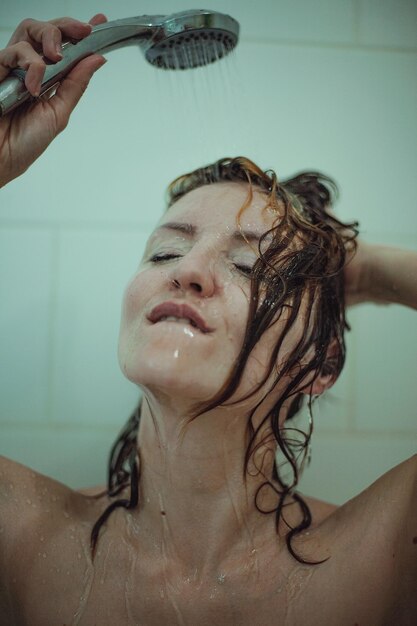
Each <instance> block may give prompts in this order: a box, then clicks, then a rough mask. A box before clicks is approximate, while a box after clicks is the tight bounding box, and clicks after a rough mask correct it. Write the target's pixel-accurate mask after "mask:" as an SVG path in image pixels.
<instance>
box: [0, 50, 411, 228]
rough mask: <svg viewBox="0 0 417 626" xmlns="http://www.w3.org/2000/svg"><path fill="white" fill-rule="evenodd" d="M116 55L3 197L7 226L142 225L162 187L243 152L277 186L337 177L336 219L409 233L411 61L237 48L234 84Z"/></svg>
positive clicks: (155, 210)
mask: <svg viewBox="0 0 417 626" xmlns="http://www.w3.org/2000/svg"><path fill="white" fill-rule="evenodd" d="M113 55H114V56H112V57H111V58H110V55H109V62H108V64H107V65H106V66H105V67H104V68H103V69H102V70H100V72H98V73H97V74H96V75H95V76H94V78H93V83H92V85H91V88H90V90H89V91H88V92H87V93H86V94H85V96H84V100H83V101H82V103H81V104H80V106H79V108H78V109H77V110H76V111H75V113H74V115H73V118H72V120H71V123H70V125H69V127H68V128H67V130H66V132H65V133H62V134H61V136H60V137H58V138H57V140H56V141H55V142H54V143H53V145H52V146H51V147H50V148H49V150H48V151H47V152H46V153H44V155H42V157H41V158H40V159H39V160H38V161H37V163H35V164H34V165H33V167H32V168H31V169H30V170H29V171H28V172H27V174H26V175H25V177H24V178H21V179H18V180H16V181H14V182H13V183H12V184H11V185H10V186H8V187H6V188H5V189H4V190H2V191H1V192H0V194H1V196H2V198H3V202H2V215H3V217H13V218H15V219H39V220H42V219H48V220H52V221H54V222H61V221H62V220H74V219H76V220H81V221H84V220H89V221H90V220H104V221H106V222H108V221H110V222H111V221H113V220H115V219H122V220H129V221H136V222H137V223H138V224H141V225H143V224H146V225H149V224H150V223H152V222H153V221H154V216H155V215H159V214H160V213H161V210H162V205H163V189H164V187H165V186H166V184H167V183H168V181H169V180H170V178H171V177H174V176H176V175H178V174H179V173H182V172H183V171H187V170H188V169H191V168H194V167H195V166H198V165H201V164H202V163H206V162H209V161H211V160H215V159H217V158H220V157H221V156H224V155H226V154H227V155H229V154H246V155H248V156H251V157H252V158H253V159H255V160H257V161H259V162H260V163H261V165H263V166H265V167H275V169H276V170H277V172H278V174H279V175H280V176H281V177H283V176H286V175H289V174H292V173H293V172H294V171H296V170H299V169H305V168H315V169H322V170H324V171H325V172H327V173H328V174H330V175H332V176H334V178H336V180H337V181H338V182H339V183H340V186H341V189H342V202H341V203H340V210H341V214H342V215H343V216H344V217H346V218H358V219H359V220H360V222H361V225H362V228H363V229H364V230H365V231H366V232H372V229H373V228H378V230H379V231H381V230H385V231H388V232H389V231H392V232H396V233H407V232H409V230H410V229H412V230H414V232H415V231H416V230H417V228H416V222H415V209H414V204H415V202H414V199H415V197H416V196H417V180H416V177H415V175H414V173H415V171H417V151H416V150H415V146H416V145H417V122H416V115H415V111H416V110H417V81H416V79H415V74H416V72H415V67H416V59H417V55H416V54H409V53H407V54H398V53H397V54H389V53H388V52H379V53H377V52H369V51H362V50H339V49H335V50H332V51H331V52H329V51H328V50H327V48H308V47H302V46H299V47H288V46H279V45H264V44H242V46H241V49H240V51H239V55H238V54H236V58H235V60H234V61H235V63H234V65H232V66H231V68H232V67H234V68H235V70H236V71H235V73H234V75H233V76H231V78H230V80H227V72H228V70H226V68H225V67H224V66H223V70H225V71H224V73H223V74H222V72H221V71H220V69H218V68H216V67H215V66H213V67H212V68H210V69H211V70H212V72H211V73H209V74H204V73H203V74H200V75H199V77H197V76H196V75H193V74H192V73H190V74H189V75H188V76H186V75H185V73H184V74H183V75H182V76H179V77H178V79H176V78H175V77H173V76H172V74H171V75H168V74H167V73H163V75H161V74H155V72H153V70H152V68H151V67H150V66H148V65H147V64H146V63H145V62H144V61H143V59H141V58H140V57H139V55H140V53H139V52H137V51H136V50H134V49H125V50H121V51H117V52H114V53H113ZM132 55H133V56H132ZM132 58H133V62H132ZM136 61H137V64H136ZM219 67H220V64H219ZM260 67H262V68H263V71H262V72H259V68H260ZM223 70H222V71H223ZM216 72H217V73H216ZM208 76H209V77H210V80H211V83H208V82H207V83H206V82H205V79H206V77H208ZM192 81H194V83H195V84H194V87H195V89H194V92H193V88H192ZM231 111H232V112H233V113H232V115H231V114H230V112H231ZM173 112H175V113H173ZM258 112H259V113H258ZM231 118H233V119H232V121H231V123H230V124H229V123H228V120H230V119H231ZM145 172H146V173H145ZM391 181H392V182H391ZM397 181H401V184H398V182H397ZM28 186H29V187H30V188H31V190H32V193H33V196H34V201H33V203H28V202H26V196H27V188H28Z"/></svg>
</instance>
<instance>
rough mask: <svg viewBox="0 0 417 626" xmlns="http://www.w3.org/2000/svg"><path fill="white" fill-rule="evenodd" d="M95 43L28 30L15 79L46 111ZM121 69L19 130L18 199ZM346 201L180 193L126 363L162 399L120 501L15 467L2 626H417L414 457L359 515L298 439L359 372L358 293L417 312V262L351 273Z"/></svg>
mask: <svg viewBox="0 0 417 626" xmlns="http://www.w3.org/2000/svg"><path fill="white" fill-rule="evenodd" d="M104 19H105V18H104V17H103V16H96V17H95V18H93V20H92V21H91V23H93V24H94V23H100V22H101V21H103V20H104ZM89 30H90V27H89V26H88V25H86V24H81V23H80V22H77V21H75V20H71V19H69V18H65V19H61V20H54V21H53V22H35V21H33V20H31V21H26V22H23V23H22V25H21V26H20V27H18V29H17V31H16V33H15V34H14V36H13V39H12V41H11V44H10V45H9V46H8V48H6V50H4V51H2V52H1V53H0V79H3V78H4V77H5V76H6V75H7V73H8V71H9V69H10V68H12V67H17V66H18V67H23V68H24V69H27V70H28V72H27V76H26V85H27V88H28V89H29V90H30V91H31V93H32V94H33V95H36V94H38V93H39V89H40V81H41V77H42V73H43V69H44V66H43V61H42V60H41V58H40V57H39V54H38V52H37V51H36V50H35V48H36V47H37V45H39V47H40V49H41V50H42V52H43V54H44V55H45V56H46V57H48V58H49V59H50V60H51V61H55V62H56V61H57V60H58V59H59V52H57V49H56V45H57V44H59V42H60V40H61V36H62V35H64V36H67V37H74V38H82V37H84V36H86V35H87V34H88V33H89ZM102 63H103V59H102V58H101V57H99V56H97V55H93V56H92V57H89V58H87V59H85V60H83V61H82V62H81V63H79V65H78V66H77V67H75V68H74V69H73V70H72V72H71V73H70V74H69V76H68V77H67V78H66V79H65V80H64V81H63V82H62V84H61V86H60V88H59V89H58V91H57V94H56V95H55V96H54V97H53V98H52V99H50V100H48V101H40V102H37V103H36V104H35V105H33V106H30V107H28V108H25V109H20V110H18V111H17V112H16V113H15V114H13V115H10V116H8V117H6V118H4V119H2V120H0V142H1V143H0V160H1V173H0V182H1V184H2V185H5V184H7V182H9V181H10V180H12V179H13V178H15V177H16V176H18V175H20V174H21V173H22V172H24V171H25V170H26V169H27V167H29V165H30V164H31V163H32V162H33V161H34V160H35V159H36V158H37V157H38V156H39V154H41V153H42V151H43V150H44V149H45V148H46V147H47V146H48V145H49V143H50V142H51V141H52V139H53V138H54V137H55V136H56V134H57V133H58V132H59V131H60V130H62V129H63V128H65V126H66V123H67V121H68V118H69V115H70V113H71V111H72V110H73V109H74V107H75V106H76V104H77V102H78V100H79V98H80V96H81V95H82V93H83V91H84V90H85V88H86V86H87V84H88V81H89V79H90V78H91V75H92V73H93V72H94V71H95V70H96V69H98V68H99V67H100V65H101V64H102ZM329 185H330V181H328V180H326V179H325V178H324V177H321V176H320V175H318V174H314V173H310V174H304V175H300V176H298V177H295V178H293V179H291V180H289V181H286V183H284V184H278V182H277V180H276V177H275V175H274V174H273V173H271V172H266V173H265V172H262V171H261V170H260V169H259V168H257V166H255V165H254V164H253V163H252V162H250V161H249V160H247V159H243V158H238V159H224V160H222V161H220V162H217V163H215V164H213V165H211V166H208V167H206V168H201V169H200V170H196V171H195V172H193V173H191V174H189V175H186V176H184V177H181V178H180V179H177V180H176V181H174V183H173V184H172V186H171V188H170V196H169V204H170V206H169V209H168V211H167V212H166V214H165V215H164V216H163V217H162V218H161V220H160V223H159V224H158V226H157V228H156V229H155V231H154V233H153V234H152V235H151V237H150V239H149V241H148V244H147V247H146V250H145V252H144V256H143V259H142V262H141V265H140V267H139V268H138V271H137V273H136V274H135V276H134V277H133V279H132V280H131V281H130V283H129V285H128V287H127V289H126V292H125V296H124V303H123V304H124V306H123V313H122V323H121V331H120V343H119V361H120V365H121V368H122V370H123V372H124V374H125V375H126V376H127V378H129V379H130V380H131V381H133V382H134V383H135V384H137V385H139V386H140V387H141V388H142V390H143V402H142V405H141V406H140V407H139V408H138V410H137V411H136V412H135V414H134V415H133V416H132V418H131V419H130V420H129V422H128V424H127V425H126V428H125V430H124V431H123V432H122V434H121V436H120V439H119V440H118V441H117V442H116V445H115V446H114V449H113V452H112V461H111V466H110V475H109V486H108V487H109V488H108V492H107V493H104V494H96V493H95V494H94V495H92V494H89V493H79V492H75V491H73V490H71V489H69V488H67V487H65V486H64V485H61V484H59V483H57V482H55V481H53V480H51V479H49V478H47V477H45V476H42V475H40V474H37V473H35V472H32V471H31V470H29V469H27V468H25V467H23V466H21V465H19V464H17V463H14V462H13V461H10V460H8V459H2V460H1V467H0V487H1V488H0V527H1V534H0V544H1V545H0V548H1V550H0V564H1V565H0V583H1V584H0V623H2V624H3V623H4V624H30V625H31V626H32V625H33V626H36V625H37V624H39V625H42V626H45V625H47V624H54V625H55V624H57V623H62V624H70V623H71V624H86V625H90V624H112V625H113V624H141V625H142V624H143V625H146V626H148V625H152V624H157V625H161V624H192V625H194V624H212V623H217V624H224V625H226V624H227V625H229V624H239V625H243V624H270V623H277V624H281V623H285V624H294V625H295V624H305V625H311V626H312V625H315V624H323V623H325V624H335V625H336V624H337V625H342V624H350V625H351V624H358V625H359V624H360V625H363V624H366V625H378V626H383V625H387V626H388V625H391V624H396V625H397V624H398V625H404V626H408V625H410V626H411V624H414V623H415V615H416V613H417V602H416V594H415V580H416V575H417V566H416V554H415V553H416V550H417V538H416V536H417V530H416V517H417V515H416V514H417V511H416V509H417V493H416V492H417V487H416V483H417V480H416V473H417V470H416V466H417V462H416V457H413V458H411V459H409V460H408V461H406V462H405V463H402V464H401V465H400V466H398V467H396V468H394V469H393V470H391V471H390V472H388V473H387V474H385V475H384V476H383V477H381V478H380V479H379V480H378V481H377V482H376V483H374V484H373V485H372V486H371V487H369V489H367V490H366V491H365V492H363V493H362V494H360V495H359V496H357V497H356V498H354V499H353V500H351V501H350V502H349V503H347V504H346V505H344V506H341V507H339V508H338V507H335V506H333V505H329V504H327V503H324V502H321V501H318V500H316V499H314V498H309V497H304V496H301V495H300V494H299V493H297V491H296V489H295V488H296V485H297V479H298V472H299V470H300V466H302V464H303V461H304V460H305V458H306V453H307V450H308V446H307V444H308V439H309V435H310V434H311V432H307V434H306V435H305V437H304V439H303V438H302V437H301V439H299V440H294V438H293V432H292V430H291V426H289V425H288V424H291V419H292V418H293V416H294V415H295V414H296V413H297V411H298V410H299V408H300V406H302V405H303V404H305V405H306V407H308V408H309V409H310V412H311V408H312V404H313V400H314V397H315V396H317V395H320V394H321V393H323V392H324V391H325V390H326V389H327V388H329V387H330V386H331V385H332V384H333V383H334V381H335V380H336V378H337V376H338V374H339V372H340V370H341V368H342V366H343V361H344V338H343V335H344V330H345V327H346V322H345V317H344V291H343V290H344V288H345V289H346V298H347V300H348V301H349V302H358V301H365V300H373V301H377V302H399V303H402V304H405V305H408V306H412V307H414V308H417V288H416V284H415V280H414V276H415V275H416V273H415V271H414V273H413V272H407V273H404V271H403V268H404V267H408V268H410V267H411V266H413V267H416V256H415V255H414V254H413V253H408V252H404V251H400V250H395V249H388V248H383V247H379V246H367V245H365V244H363V243H361V244H360V245H359V248H358V253H357V254H356V255H355V256H354V258H353V260H352V256H353V252H354V248H355V235H356V232H355V225H354V224H348V225H344V224H342V223H341V222H339V221H338V220H337V219H336V218H335V217H333V216H332V215H331V214H330V213H329V212H328V207H329V204H330V202H331V192H330V189H329ZM219 224H221V229H220V232H219ZM348 261H351V262H348ZM343 270H344V273H343ZM277 446H278V447H279V450H280V451H281V453H282V455H283V458H284V461H286V467H283V464H281V463H280V464H278V465H276V463H275V452H276V448H277ZM288 469H289V470H290V472H289V478H288V477H286V478H285V477H284V473H285V474H288V471H287V470H288ZM284 470H285V471H284ZM361 557H364V558H361Z"/></svg>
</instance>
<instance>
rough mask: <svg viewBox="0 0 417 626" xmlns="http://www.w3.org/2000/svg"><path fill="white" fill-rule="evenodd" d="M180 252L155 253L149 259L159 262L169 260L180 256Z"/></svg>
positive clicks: (152, 261)
mask: <svg viewBox="0 0 417 626" xmlns="http://www.w3.org/2000/svg"><path fill="white" fill-rule="evenodd" d="M179 256H180V255H179V254H154V255H153V256H152V257H151V258H150V259H149V261H150V262H151V263H159V262H161V261H169V260H171V259H176V258H177V257H179Z"/></svg>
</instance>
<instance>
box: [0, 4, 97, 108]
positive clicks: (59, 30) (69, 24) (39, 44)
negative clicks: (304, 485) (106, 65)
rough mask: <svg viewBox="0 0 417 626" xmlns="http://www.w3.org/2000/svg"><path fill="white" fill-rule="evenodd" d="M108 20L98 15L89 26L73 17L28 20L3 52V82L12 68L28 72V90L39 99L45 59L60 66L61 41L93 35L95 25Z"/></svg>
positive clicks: (0, 56)
mask: <svg viewBox="0 0 417 626" xmlns="http://www.w3.org/2000/svg"><path fill="white" fill-rule="evenodd" d="M106 21H107V18H106V16H105V15H103V14H102V13H98V14H97V15H95V16H94V17H93V18H92V19H91V20H90V23H88V24H87V23H85V22H80V21H79V20H74V19H72V18H70V17H61V18H58V19H55V20H51V21H49V22H40V21H37V20H33V19H26V20H24V21H23V22H21V24H19V26H18V27H17V29H16V31H15V32H14V34H13V36H12V38H11V39H10V42H9V44H8V47H7V48H6V49H5V50H2V51H0V81H2V80H3V79H4V78H5V77H6V76H7V75H8V74H9V72H10V70H11V69H14V68H21V69H24V70H27V74H26V78H25V85H26V88H27V90H28V91H29V92H30V93H31V94H32V95H33V96H38V95H39V93H40V90H41V84H42V79H43V76H44V73H45V61H44V59H43V58H42V57H45V58H46V59H48V60H50V61H53V62H55V63H57V62H58V61H60V60H61V59H62V53H61V44H62V39H63V38H67V39H83V38H84V37H86V36H88V35H89V34H90V33H91V29H92V26H95V25H97V24H102V23H104V22H106Z"/></svg>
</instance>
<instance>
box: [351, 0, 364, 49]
mask: <svg viewBox="0 0 417 626" xmlns="http://www.w3.org/2000/svg"><path fill="white" fill-rule="evenodd" d="M352 8H353V41H354V43H355V45H361V44H360V40H361V37H360V33H361V12H362V6H361V0H352Z"/></svg>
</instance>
